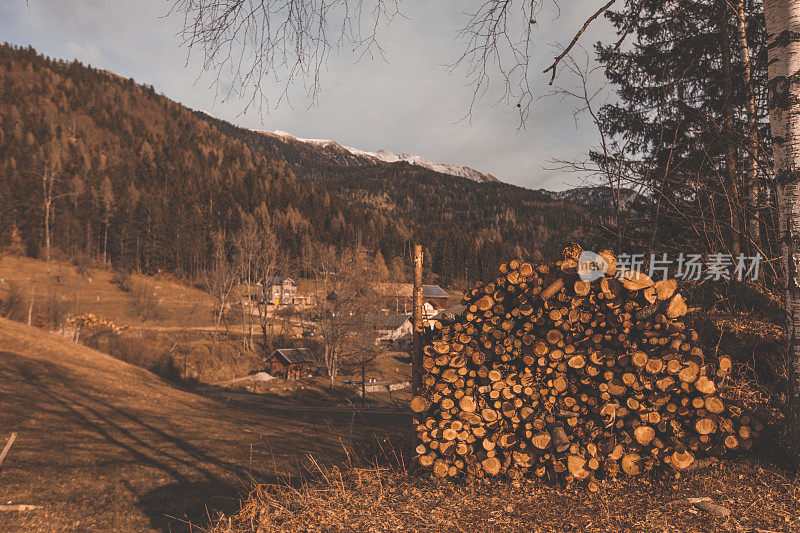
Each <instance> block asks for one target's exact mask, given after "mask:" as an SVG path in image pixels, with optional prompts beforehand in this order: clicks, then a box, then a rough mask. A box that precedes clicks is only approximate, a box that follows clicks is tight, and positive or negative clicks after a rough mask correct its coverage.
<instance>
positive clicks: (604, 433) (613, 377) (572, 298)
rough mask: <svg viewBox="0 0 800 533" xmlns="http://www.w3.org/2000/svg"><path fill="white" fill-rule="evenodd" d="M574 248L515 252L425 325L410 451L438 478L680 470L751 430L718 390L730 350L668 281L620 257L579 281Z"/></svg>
mask: <svg viewBox="0 0 800 533" xmlns="http://www.w3.org/2000/svg"><path fill="white" fill-rule="evenodd" d="M580 253H581V249H580V247H578V246H577V245H572V246H570V247H568V248H567V249H566V250H565V251H564V256H563V259H562V260H561V261H558V262H556V263H554V264H542V265H536V266H534V265H531V264H529V263H523V262H520V261H517V260H514V261H511V262H509V263H508V264H503V265H501V267H500V275H499V276H498V277H497V279H496V280H494V281H492V282H490V283H485V284H482V283H478V284H477V286H476V287H475V288H474V289H472V290H469V291H467V293H466V294H465V298H464V302H463V304H464V305H465V306H466V309H465V311H464V312H463V313H462V314H461V315H460V316H458V317H451V319H450V320H441V321H438V322H436V323H435V324H434V332H433V339H434V340H432V341H431V342H430V343H429V344H428V345H426V346H425V349H424V359H423V367H424V370H425V375H424V381H423V390H422V391H419V395H418V396H415V397H414V398H413V400H412V403H411V407H412V409H413V410H414V411H415V413H416V415H415V419H414V425H415V427H416V430H417V435H418V437H419V445H418V446H417V452H418V454H419V461H420V463H421V464H422V465H423V466H425V467H430V468H431V469H432V470H433V473H434V474H435V475H436V476H438V477H447V476H466V477H470V478H483V477H486V476H496V475H505V476H507V477H508V478H511V479H518V478H521V477H522V476H538V477H540V478H543V477H548V478H551V479H552V478H558V479H565V480H566V481H567V482H575V481H580V480H585V481H586V482H587V483H588V484H589V488H590V489H592V490H596V488H597V484H596V483H595V479H599V478H602V477H615V476H617V475H618V474H620V473H624V474H627V475H630V476H635V475H639V474H641V473H643V472H646V471H649V470H652V469H654V468H657V467H659V466H660V465H669V466H670V467H672V468H673V469H675V470H677V471H680V470H684V469H686V468H689V467H690V466H691V465H692V464H693V463H694V462H695V460H696V459H698V458H700V457H704V456H719V455H722V454H724V453H725V452H726V451H727V450H736V449H740V448H743V449H747V448H749V447H750V446H751V445H752V441H753V439H754V438H755V437H756V436H757V434H758V431H760V430H761V429H762V427H761V425H760V424H759V423H758V422H756V421H751V420H750V419H749V417H748V416H747V415H745V414H743V413H742V410H741V409H740V408H738V407H737V406H735V405H732V404H731V403H729V402H727V401H725V400H724V399H722V398H721V397H720V396H719V394H718V391H719V389H720V387H721V386H722V385H723V383H724V382H725V380H726V378H727V376H728V374H729V372H730V369H731V361H730V359H729V358H728V357H726V356H716V357H710V356H709V355H708V354H705V353H704V352H703V350H702V348H701V347H700V344H699V338H698V334H697V332H696V331H694V330H693V329H691V328H689V327H687V326H686V324H685V323H684V322H683V321H682V319H681V317H683V316H684V315H685V314H686V312H687V307H686V303H685V302H684V299H683V297H682V296H681V295H680V294H679V293H678V291H677V283H676V281H675V280H662V281H658V282H654V281H653V280H651V279H650V278H649V277H647V276H646V275H645V274H642V273H637V272H634V271H621V269H617V266H616V264H617V261H616V257H615V255H614V254H613V252H611V251H609V250H604V251H601V252H600V253H599V257H600V259H602V260H598V261H597V262H596V263H593V264H592V265H591V266H592V268H597V267H598V266H599V267H600V268H602V270H603V271H604V274H605V275H604V276H603V277H601V278H600V279H597V280H595V281H587V280H586V277H587V276H585V275H584V276H581V275H579V274H581V273H582V272H580V271H579V269H582V268H585V267H587V266H589V265H587V264H585V263H583V264H579V260H578V259H579V257H580Z"/></svg>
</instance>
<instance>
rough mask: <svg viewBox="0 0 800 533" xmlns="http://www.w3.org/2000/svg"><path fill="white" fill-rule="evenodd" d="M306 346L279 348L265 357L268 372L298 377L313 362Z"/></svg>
mask: <svg viewBox="0 0 800 533" xmlns="http://www.w3.org/2000/svg"><path fill="white" fill-rule="evenodd" d="M313 359H314V358H313V354H312V353H311V350H309V349H308V348H279V349H277V350H275V351H274V352H272V355H270V356H269V357H267V358H266V361H265V362H266V364H267V365H268V369H269V370H268V372H269V373H270V374H272V375H273V376H281V377H284V378H285V379H298V378H299V377H300V376H302V375H303V372H304V371H306V370H308V368H309V367H310V366H311V364H312V363H313Z"/></svg>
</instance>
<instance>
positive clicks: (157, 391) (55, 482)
mask: <svg viewBox="0 0 800 533" xmlns="http://www.w3.org/2000/svg"><path fill="white" fill-rule="evenodd" d="M0 398H2V400H1V402H2V406H3V409H2V410H0V435H2V437H0V439H4V438H5V437H7V436H8V434H9V433H10V432H11V431H17V432H19V439H18V440H17V443H16V444H15V445H14V447H13V448H12V450H11V453H10V454H9V456H8V458H7V459H6V461H5V463H4V464H3V466H2V469H1V470H0V500H1V501H2V502H3V503H6V502H12V503H24V504H37V505H42V506H43V507H42V509H40V510H37V511H31V512H27V513H20V514H14V513H12V514H9V513H3V515H2V516H0V520H2V522H0V523H2V526H0V529H1V530H11V531H14V530H26V531H28V530H42V531H54V530H58V531H68V530H95V529H99V530H112V529H113V530H117V531H143V530H162V531H166V530H167V529H168V528H171V530H172V531H176V530H181V522H180V520H177V519H173V518H169V517H177V518H182V517H187V518H189V519H192V520H194V521H195V522H197V521H204V519H205V517H206V509H205V507H206V506H207V507H208V512H209V513H210V514H211V516H214V514H215V511H217V510H227V511H232V510H233V509H235V508H236V507H237V503H238V499H237V497H238V495H239V494H241V492H242V490H245V488H246V487H245V486H246V484H247V483H249V481H250V480H253V479H254V480H258V481H270V480H274V479H275V478H274V476H275V475H279V474H285V473H286V472H289V471H291V470H292V469H293V468H294V467H295V466H296V464H297V462H298V461H300V460H301V459H302V457H303V455H304V454H306V453H314V454H317V455H322V456H331V457H337V456H338V455H339V453H340V451H341V443H340V439H344V440H345V441H346V440H347V439H348V438H349V437H350V436H351V433H350V431H351V429H350V423H351V420H352V414H351V412H350V411H347V410H344V409H340V410H336V409H328V410H325V409H318V408H315V409H308V408H303V407H296V406H291V405H289V404H279V403H276V402H275V401H274V400H273V401H271V403H267V401H266V400H262V401H261V403H258V402H248V404H249V405H248V406H245V404H244V403H236V402H235V401H224V400H222V399H218V398H213V397H206V396H200V395H197V394H192V393H190V392H186V391H183V390H179V389H176V388H174V387H172V386H171V385H169V384H168V383H167V382H165V381H163V380H161V379H159V378H158V377H156V376H154V375H153V374H150V373H149V372H147V371H145V370H143V369H140V368H137V367H134V366H131V365H128V364H126V363H123V362H120V361H118V360H116V359H113V358H111V357H109V356H106V355H104V354H102V353H100V352H96V351H93V350H90V349H88V348H85V347H83V346H80V345H75V344H72V343H70V342H68V341H66V340H63V339H61V338H60V337H57V336H55V335H53V334H48V333H45V332H43V331H41V330H38V329H35V328H30V327H27V326H24V325H21V324H18V323H14V322H10V321H7V320H3V319H0ZM356 420H357V421H358V418H356ZM404 420H405V418H404V417H403V416H402V415H399V414H397V413H394V414H393V413H381V414H379V415H367V416H366V418H365V419H364V420H363V421H362V424H363V425H359V424H358V423H357V424H356V427H355V430H354V432H353V433H352V436H353V437H361V436H365V435H366V434H369V433H370V432H372V431H378V432H384V431H396V428H398V427H401V426H402V425H403V423H404ZM0 442H2V440H0Z"/></svg>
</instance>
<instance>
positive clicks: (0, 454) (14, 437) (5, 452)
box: [0, 433, 17, 464]
mask: <svg viewBox="0 0 800 533" xmlns="http://www.w3.org/2000/svg"><path fill="white" fill-rule="evenodd" d="M15 440H17V434H16V433H12V434H11V436H10V437H9V438H8V442H6V445H5V447H4V448H3V451H2V452H0V464H3V460H4V459H5V458H6V455H8V450H10V449H11V445H12V444H14V441H15Z"/></svg>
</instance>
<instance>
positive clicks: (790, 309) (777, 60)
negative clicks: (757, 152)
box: [764, 0, 800, 465]
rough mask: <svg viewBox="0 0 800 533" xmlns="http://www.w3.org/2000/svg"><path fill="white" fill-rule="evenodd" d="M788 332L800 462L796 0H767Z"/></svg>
mask: <svg viewBox="0 0 800 533" xmlns="http://www.w3.org/2000/svg"><path fill="white" fill-rule="evenodd" d="M764 15H765V18H766V21H767V40H768V50H769V67H768V68H769V70H768V74H769V96H770V98H769V101H770V102H769V105H770V115H769V119H770V127H771V129H772V139H773V155H774V159H775V176H776V181H777V184H778V185H777V187H778V191H777V192H778V222H779V231H780V243H781V255H782V260H783V269H784V279H785V284H786V285H785V301H786V312H787V319H786V328H787V331H786V333H787V338H788V344H789V346H788V349H789V353H788V383H787V391H786V392H787V412H786V433H787V434H786V446H787V448H788V451H789V458H790V460H791V461H792V462H793V463H794V464H795V465H798V464H800V77H799V76H800V0H765V1H764Z"/></svg>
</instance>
